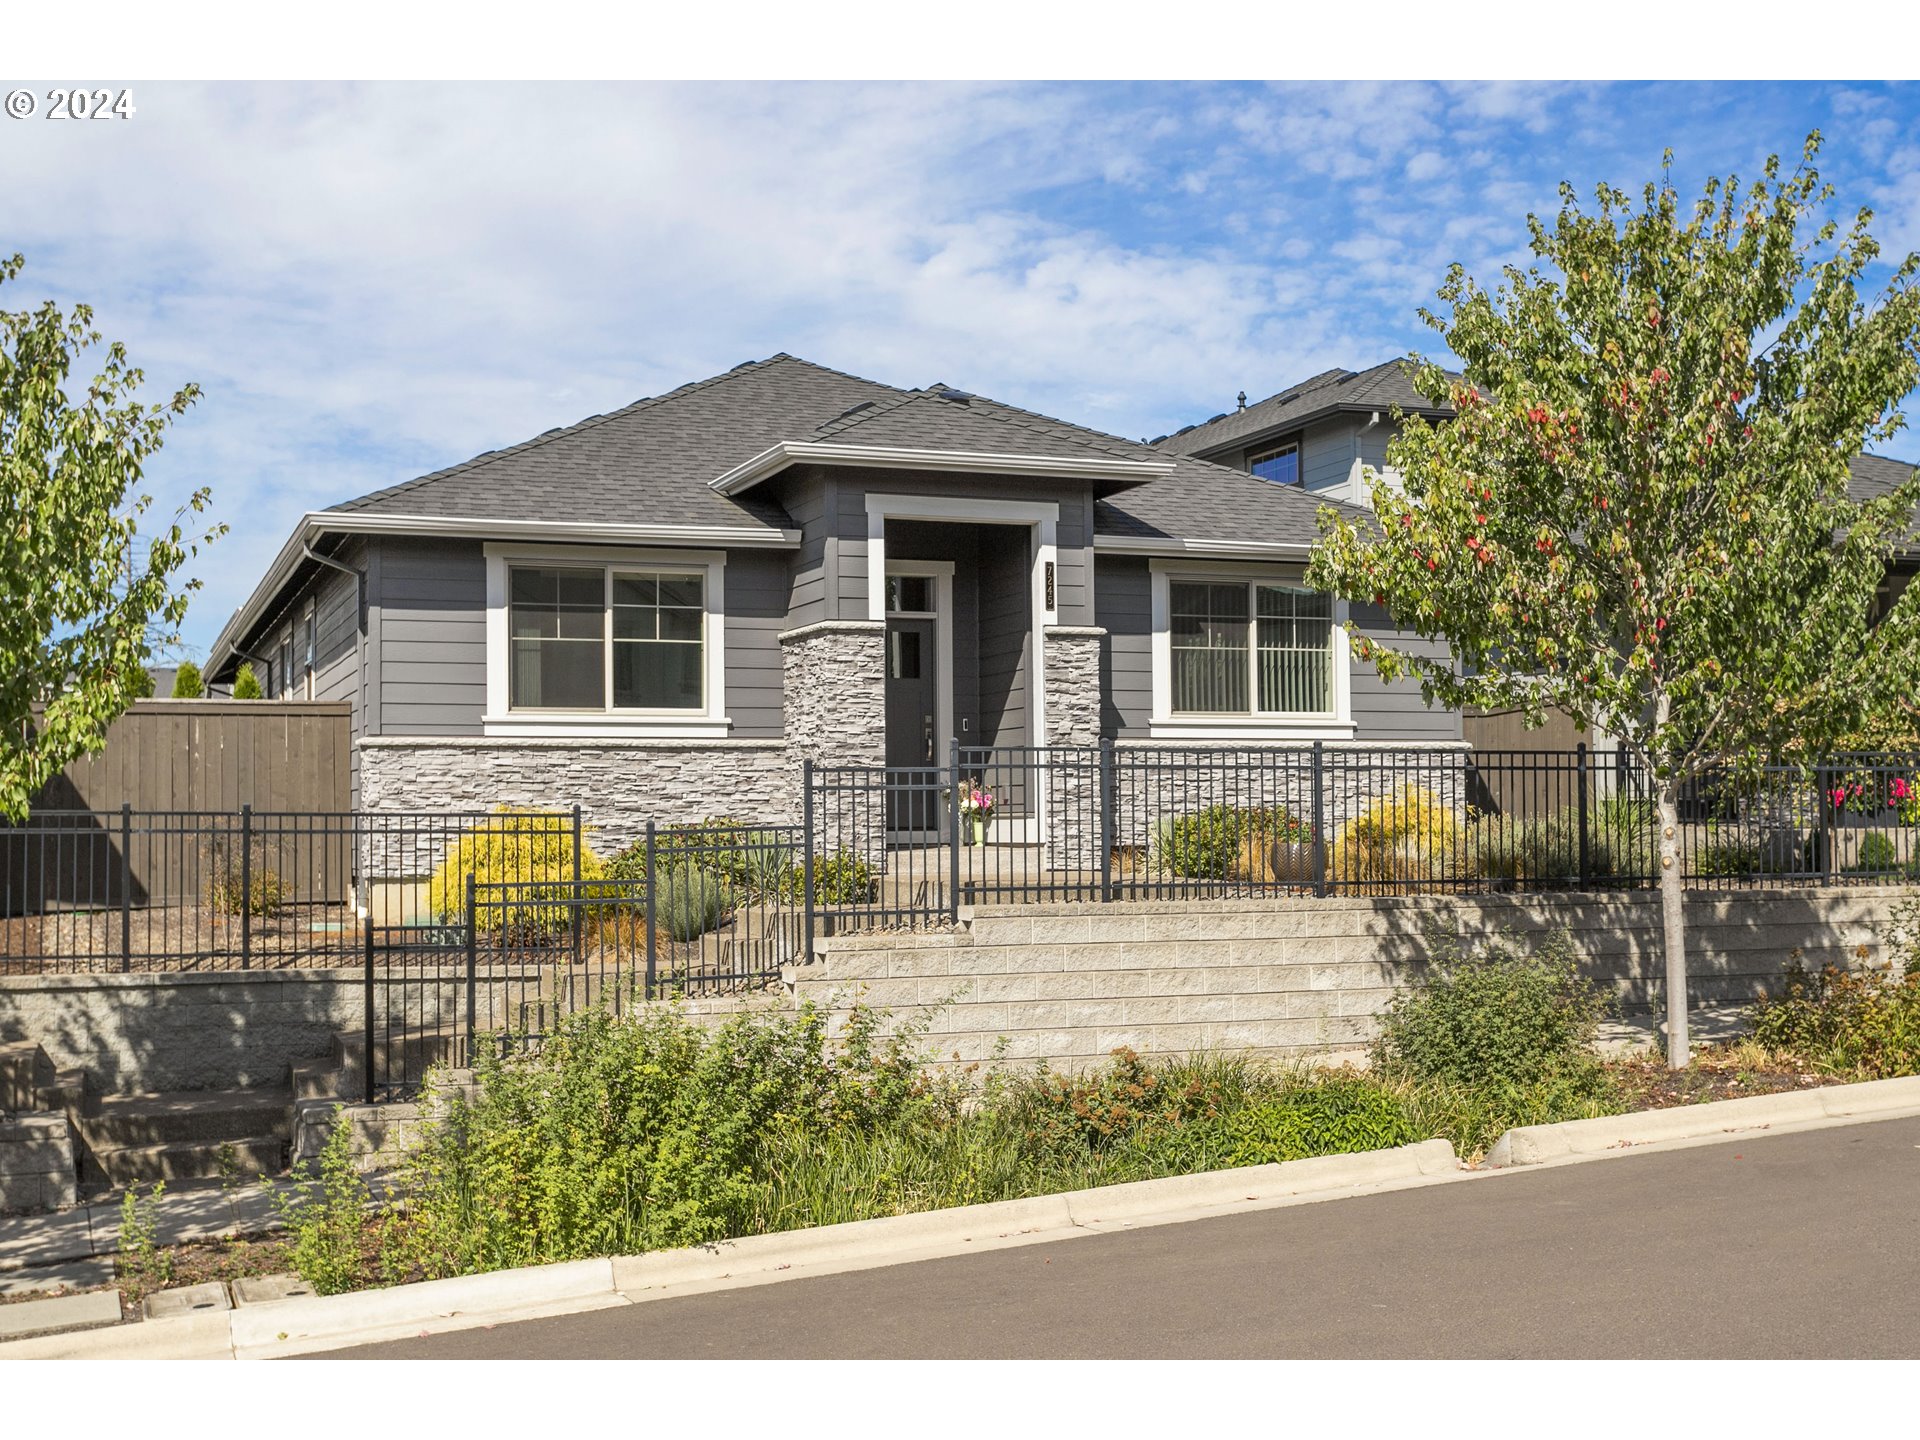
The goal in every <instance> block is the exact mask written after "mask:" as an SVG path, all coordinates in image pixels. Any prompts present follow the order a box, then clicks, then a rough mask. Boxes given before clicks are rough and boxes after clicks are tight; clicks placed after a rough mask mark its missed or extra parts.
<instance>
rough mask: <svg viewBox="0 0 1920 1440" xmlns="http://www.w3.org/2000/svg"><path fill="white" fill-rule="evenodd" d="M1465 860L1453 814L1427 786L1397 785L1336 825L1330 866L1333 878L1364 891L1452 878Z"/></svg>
mask: <svg viewBox="0 0 1920 1440" xmlns="http://www.w3.org/2000/svg"><path fill="white" fill-rule="evenodd" d="M1471 858H1472V857H1471V855H1470V854H1469V845H1468V832H1467V829H1466V826H1465V825H1464V824H1463V823H1462V821H1461V818H1460V816H1459V815H1458V813H1456V812H1455V811H1454V810H1452V809H1451V808H1449V807H1448V806H1447V805H1446V804H1445V803H1444V802H1443V801H1442V800H1441V799H1440V797H1439V796H1437V795H1435V794H1434V793H1433V792H1432V791H1431V790H1427V789H1425V788H1423V787H1421V786H1419V785H1402V786H1401V787H1400V788H1399V789H1397V790H1395V791H1393V792H1392V793H1391V794H1388V795H1383V796H1381V797H1380V798H1378V799H1376V800H1374V801H1373V802H1372V803H1371V804H1369V805H1368V806H1367V808H1366V809H1365V810H1364V811H1362V812H1361V813H1360V814H1359V815H1356V816H1354V817H1353V818H1352V819H1351V820H1349V821H1347V823H1346V824H1345V825H1343V826H1341V827H1340V832H1339V834H1338V835H1336V836H1335V837H1334V841H1333V854H1332V857H1331V862H1330V869H1331V872H1332V876H1333V878H1334V879H1335V880H1336V881H1338V882H1339V883H1341V884H1342V885H1347V886H1351V887H1355V888H1357V889H1358V890H1359V891H1361V892H1362V893H1365V892H1366V891H1367V890H1370V889H1387V890H1391V889H1393V888H1395V887H1397V886H1399V885H1402V884H1406V883H1410V882H1411V883H1417V882H1422V881H1429V880H1450V879H1454V878H1456V877H1457V876H1458V875H1459V874H1460V873H1462V872H1463V871H1464V870H1466V868H1467V866H1468V864H1469V862H1470V861H1471Z"/></svg>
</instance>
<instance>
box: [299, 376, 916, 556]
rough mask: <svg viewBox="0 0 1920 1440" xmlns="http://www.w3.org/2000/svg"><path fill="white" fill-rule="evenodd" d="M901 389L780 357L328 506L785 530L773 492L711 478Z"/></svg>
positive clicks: (389, 511) (405, 512) (504, 517)
mask: <svg viewBox="0 0 1920 1440" xmlns="http://www.w3.org/2000/svg"><path fill="white" fill-rule="evenodd" d="M899 394H900V392H899V391H898V390H896V389H894V388H893V387H892V386H890V385H882V384H880V383H879V382H878V381H874V380H863V379H861V378H859V377H858V376H855V375H846V374H842V373H841V372H840V371H838V370H829V369H827V368H826V367H824V366H821V365H815V364H812V363H811V362H809V361H806V360H798V359H795V358H794V357H793V356H791V355H785V354H781V355H774V356H771V357H770V358H768V359H766V360H757V361H753V362H751V363H749V364H746V365H740V366H736V367H735V368H734V369H732V370H729V371H727V372H726V373H725V374H724V375H716V376H714V377H712V378H711V379H708V380H697V381H695V382H693V383H692V384H690V385H682V386H681V387H680V388H679V389H677V390H671V391H668V392H667V393H666V394H665V395H659V396H654V397H652V398H650V399H646V400H639V401H636V402H634V403H633V404H631V405H628V406H626V407H625V408H624V409H620V410H615V411H612V412H611V413H609V414H606V415H595V416H593V417H591V418H590V419H586V420H582V421H581V422H580V423H579V424H577V425H569V426H567V427H566V428H564V429H560V430H550V431H548V432H547V433H546V434H544V435H540V436H537V437H536V438H534V439H532V440H528V441H526V442H524V443H523V444H519V445H513V446H510V447H508V448H507V449H505V450H493V451H489V452H488V453H486V454H484V455H476V456H474V457H473V459H471V460H467V461H464V462H462V463H461V464H458V465H452V466H449V467H448V468H446V469H444V470H436V471H435V472H434V473H432V474H431V475H422V476H421V477H420V478H419V479H417V480H409V481H407V482H406V483H405V484H402V485H395V486H391V487H390V488H388V489H385V490H376V491H375V492H374V493H373V494H371V495H363V496H361V497H360V498H359V499H357V500H349V501H346V502H345V503H344V504H340V505H336V506H334V507H333V509H335V510H338V511H371V512H375V513H386V514H394V515H445V516H449V517H456V516H480V517H485V518H487V519H498V520H552V521H568V520H596V521H610V522H620V521H649V522H657V523H661V524H668V525H727V526H738V525H749V526H750V525H756V524H757V525H765V526H769V527H773V528H779V527H782V526H785V525H787V524H788V523H789V521H788V519H787V517H786V516H785V515H784V514H783V513H782V512H781V510H780V508H779V506H777V505H775V504H774V503H773V502H772V501H771V500H768V499H766V498H764V497H760V496H756V495H753V494H747V495H743V496H739V497H737V498H729V497H727V496H724V495H720V494H718V493H717V492H715V491H714V490H713V489H711V488H710V487H709V485H708V483H707V482H708V481H710V480H712V479H713V478H714V477H715V476H716V475H719V474H722V473H723V472H725V471H726V470H728V469H731V468H732V467H733V466H735V465H738V464H740V463H741V462H742V461H745V460H748V459H751V458H752V457H753V456H755V455H757V454H759V453H760V452H761V451H763V450H765V449H767V448H768V447H769V446H772V445H774V444H776V443H778V442H779V441H782V440H792V439H797V438H800V437H802V436H805V435H807V434H809V433H810V432H811V431H813V430H814V429H815V428H816V427H817V426H819V425H820V424H821V423H822V421H823V420H827V419H830V418H831V417H833V416H835V415H839V414H841V413H842V412H844V411H845V410H847V409H848V408H849V407H850V406H853V405H857V404H859V403H860V402H862V401H881V400H888V399H891V398H893V397H895V396H897V395H899Z"/></svg>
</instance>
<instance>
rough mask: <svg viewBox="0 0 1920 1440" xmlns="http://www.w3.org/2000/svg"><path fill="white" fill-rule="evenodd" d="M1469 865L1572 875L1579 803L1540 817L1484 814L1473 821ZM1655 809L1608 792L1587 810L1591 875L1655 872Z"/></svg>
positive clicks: (1502, 876)
mask: <svg viewBox="0 0 1920 1440" xmlns="http://www.w3.org/2000/svg"><path fill="white" fill-rule="evenodd" d="M1470 833H1471V837H1472V844H1471V846H1470V847H1469V848H1470V852H1471V855H1472V868H1473V871H1474V873H1475V874H1479V875H1484V876H1486V877H1487V878H1488V879H1493V880H1510V881H1528V880H1532V881H1569V882H1571V881H1575V880H1577V879H1578V878H1579V876H1580V873H1581V872H1580V809H1579V807H1578V805H1569V806H1566V807H1564V808H1563V809H1560V810H1556V811H1555V812H1554V813H1553V814H1552V815H1549V816H1547V817H1546V818H1544V819H1536V820H1510V819H1502V818H1500V817H1497V816H1484V817H1482V818H1480V819H1478V820H1476V821H1475V822H1474V823H1473V825H1472V827H1471V831H1470ZM1654 834H1655V825H1654V810H1653V806H1652V805H1651V804H1649V803H1648V802H1646V801H1644V800H1631V799H1628V798H1626V797H1624V796H1618V795H1609V796H1607V797H1605V798H1603V799H1601V800H1599V801H1597V802H1596V803H1594V804H1593V805H1591V806H1589V808H1588V811H1587V864H1586V874H1587V878H1588V879H1590V880H1606V879H1612V878H1616V877H1622V876H1646V875H1651V874H1652V873H1654V866H1655V864H1656V862H1655V859H1654Z"/></svg>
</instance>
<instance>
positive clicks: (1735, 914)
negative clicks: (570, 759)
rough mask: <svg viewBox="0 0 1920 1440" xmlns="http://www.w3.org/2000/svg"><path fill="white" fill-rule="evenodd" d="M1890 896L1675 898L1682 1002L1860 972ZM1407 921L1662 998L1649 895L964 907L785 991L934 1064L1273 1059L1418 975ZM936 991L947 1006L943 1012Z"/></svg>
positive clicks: (1626, 1000) (840, 941)
mask: <svg viewBox="0 0 1920 1440" xmlns="http://www.w3.org/2000/svg"><path fill="white" fill-rule="evenodd" d="M1899 893H1900V892H1898V891H1896V890H1877V889H1876V890H1867V889H1848V890H1827V891H1801V892H1781V893H1774V894H1747V895H1729V896H1704V895H1703V896H1697V897H1694V898H1693V899H1691V900H1690V901H1689V903H1688V911H1689V915H1688V919H1689V922H1690V926H1691V934H1690V938H1691V942H1692V944H1691V951H1692V956H1693V959H1692V973H1693V976H1694V987H1693V998H1694V1002H1695V1003H1696V1004H1712V1003H1725V1002H1731V1001H1744V1000H1748V999H1751V998H1752V997H1753V996H1754V995H1755V994H1757V993H1759V992H1760V991H1762V990H1764V989H1766V988H1767V987H1769V986H1772V985H1775V984H1776V983H1777V982H1778V980H1779V978H1780V975H1781V972H1782V971H1783V970H1784V969H1785V967H1786V965H1787V964H1788V963H1789V961H1790V960H1791V959H1792V958H1794V953H1795V952H1796V951H1798V952H1800V954H1801V956H1802V957H1803V958H1804V960H1805V961H1806V963H1808V964H1809V965H1819V964H1835V965H1842V966H1849V967H1857V966H1860V965H1863V964H1872V963H1878V962H1879V961H1880V959H1881V957H1882V953H1883V951H1882V932H1883V930H1884V921H1885V917H1886V910H1887V907H1888V906H1889V905H1891V903H1892V902H1893V900H1894V899H1895V898H1896V897H1897V895H1898V894H1899ZM1423 923H1438V924H1440V925H1442V926H1445V927H1447V928H1450V929H1452V930H1454V931H1455V932H1457V933H1460V934H1462V935H1464V936H1467V937H1484V936H1488V935H1492V934H1494V933H1496V932H1498V931H1501V930H1507V931H1512V932H1516V933H1519V934H1521V935H1523V936H1524V935H1538V934H1540V933H1542V932H1544V931H1548V930H1552V929H1558V928H1566V929H1568V930H1570V931H1571V932H1572V935H1573V941H1574V944H1575V946H1576V948H1577V949H1578V950H1579V951H1580V952H1581V953H1582V955H1583V956H1584V964H1585V968H1586V969H1587V971H1588V973H1589V974H1591V975H1592V976H1593V977H1594V978H1596V979H1598V980H1600V981H1602V982H1604V983H1606V984H1608V985H1610V986H1611V987H1612V988H1613V989H1614V991H1615V993H1616V994H1617V995H1618V997H1619V999H1620V1001H1621V1004H1622V1007H1623V1008H1624V1009H1626V1010H1628V1011H1629V1012H1633V1011H1642V1012H1644V1011H1646V1010H1647V1009H1649V1008H1650V1007H1652V1006H1653V1005H1654V1004H1655V1003H1656V1002H1657V1001H1659V999H1660V997H1661V995H1662V993H1663V989H1664V987H1663V984H1662V975H1663V973H1664V961H1663V959H1662V956H1661V949H1660V929H1659V910H1658V902H1657V899H1656V897H1654V896H1652V895H1646V896H1595V897H1584V896H1583V897H1525V898H1460V899H1451V898H1432V897H1421V898H1411V899H1403V898H1394V899H1339V900H1322V901H1313V900H1298V901H1285V900H1274V901H1230V902H1219V903H1214V904H1193V903H1172V902H1168V903H1143V904H1120V905H1062V906H1045V907H1042V906H1028V907H996V908H992V909H987V908H982V909H981V910H979V911H977V912H976V913H975V915H974V919H973V923H972V927H971V929H970V930H963V931H961V932H958V933H954V934H940V935H917V936H916V935H905V934H896V935H874V936H844V937H837V938H834V939H831V940H829V941H826V942H825V943H824V947H823V949H824V960H823V963H821V964H818V965H815V966H811V967H806V968H805V969H803V970H801V971H800V972H799V977H798V980H797V992H798V994H799V995H800V996H801V997H802V998H810V999H813V1000H815V1001H818V1002H820V1003H822V1004H825V1005H827V1006H829V1007H830V1008H833V1009H835V1010H836V1011H838V1012H840V1013H842V1014H844V1012H845V1009H846V1007H847V1005H848V1004H850V1003H851V1001H852V1000H853V999H854V998H855V997H856V996H857V997H858V998H863V999H865V1000H866V1001H867V1002H868V1003H870V1004H873V1005H877V1006H881V1007H885V1008H889V1009H892V1010H894V1011H895V1012H896V1013H900V1012H910V1011H913V1010H915V1009H916V1008H917V1007H921V1006H930V1005H932V1006H940V1007H941V1008H939V1009H937V1010H936V1011H935V1013H934V1015H933V1017H932V1029H931V1037H930V1043H931V1044H932V1045H933V1046H934V1047H935V1049H936V1050H937V1051H938V1053H939V1054H940V1055H941V1056H942V1057H944V1058H947V1059H950V1060H957V1061H960V1062H969V1061H975V1060H983V1059H986V1058H988V1057H990V1056H991V1055H992V1054H993V1053H994V1052H995V1049H996V1047H997V1046H998V1045H999V1044H1000V1042H1001V1040H1002V1038H1003V1037H1004V1039H1005V1041H1006V1045H1007V1049H1006V1051H1005V1053H1006V1054H1007V1055H1008V1056H1009V1058H1013V1059H1020V1060H1033V1059H1044V1060H1047V1061H1050V1062H1052V1063H1054V1064H1056V1065H1061V1066H1066V1067H1075V1066H1081V1065H1086V1064H1089V1063H1092V1062H1095V1061H1098V1060H1101V1059H1103V1058H1104V1057H1105V1056H1106V1055H1107V1054H1108V1053H1109V1052H1111V1051H1112V1050H1113V1049H1114V1048H1115V1047H1117V1046H1122V1045H1127V1046H1131V1047H1132V1048H1134V1049H1135V1050H1138V1051H1140V1052H1141V1053H1143V1054H1170V1053H1181V1052H1190V1051H1194V1050H1201V1049H1219V1050H1236V1051H1251V1052H1255V1053H1261V1054H1268V1055H1276V1056H1291V1055H1306V1054H1312V1053H1325V1052H1329V1051H1336V1052H1337V1051H1340V1050H1343V1049H1352V1048H1354V1047H1358V1046H1361V1045H1364V1044H1365V1043H1367V1042H1368V1041H1369V1040H1371V1039H1372V1038H1373V1036H1374V1034H1375V1033H1376V1029H1377V1023H1378V1017H1379V1016H1380V1014H1381V1012H1382V1011H1383V1010H1384V1009H1385V1008H1386V1005H1387V1002H1388V1000H1390V999H1391V998H1392V996H1393V995H1394V993H1395V991H1396V989H1397V988H1398V987H1400V986H1402V985H1404V984H1406V983H1407V982H1408V981H1409V980H1411V979H1412V978H1414V977H1415V976H1417V975H1419V974H1420V973H1421V971H1422V969H1423V968H1424V967H1425V965H1426V964H1427V962H1428V958H1429V955H1430V946H1429V944H1428V942H1427V939H1426V937H1425V935H1424V933H1423ZM942 1002H947V1003H945V1004H944V1005H943V1004H942Z"/></svg>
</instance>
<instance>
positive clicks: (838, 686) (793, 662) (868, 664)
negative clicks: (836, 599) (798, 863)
mask: <svg viewBox="0 0 1920 1440" xmlns="http://www.w3.org/2000/svg"><path fill="white" fill-rule="evenodd" d="M886 646H887V624H886V621H884V620H823V621H820V622H819V623H818V624H814V625H803V626H801V627H800V628H799V629H798V630H789V631H787V632H786V633H785V634H783V635H781V637H780V673H781V688H782V692H783V693H782V699H783V706H784V712H785V724H786V733H787V754H788V757H789V759H790V760H791V763H792V767H793V784H794V787H795V790H796V793H797V791H798V788H799V786H800V783H801V782H800V773H801V762H803V761H806V760H811V761H813V762H814V764H815V765H816V766H822V765H826V766H833V765H871V766H874V767H876V768H877V767H880V766H884V765H885V764H886V761H887V676H886ZM871 788H872V790H873V794H866V793H863V792H859V791H855V790H854V789H852V788H851V787H842V788H840V789H839V790H837V791H835V790H832V789H829V790H828V791H827V792H825V796H824V799H825V803H824V804H816V805H815V807H814V817H813V824H814V845H815V847H816V849H817V851H818V852H819V853H821V854H825V855H830V854H832V853H833V852H835V851H837V850H847V851H851V852H852V853H854V854H856V855H860V856H862V857H863V858H864V859H866V861H867V862H868V863H869V864H874V865H877V864H879V863H880V861H881V860H882V858H883V856H882V853H881V852H882V850H883V849H884V847H885V844H886V813H885V809H886V807H885V805H884V803H883V802H882V800H881V799H877V798H875V797H876V796H877V795H878V781H877V779H876V781H875V782H874V784H873V786H872V787H871ZM799 812H800V806H799V804H798V803H796V804H795V805H794V813H795V814H796V815H797V814H799Z"/></svg>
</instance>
